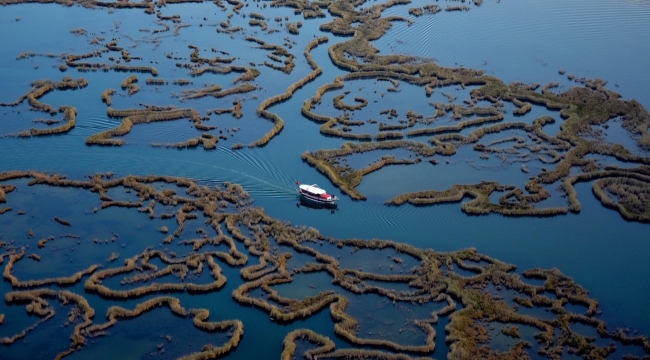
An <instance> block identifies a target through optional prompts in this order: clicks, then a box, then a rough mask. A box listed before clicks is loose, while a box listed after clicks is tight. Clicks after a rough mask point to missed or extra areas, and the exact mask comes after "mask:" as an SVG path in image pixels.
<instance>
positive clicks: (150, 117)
mask: <svg viewBox="0 0 650 360" xmlns="http://www.w3.org/2000/svg"><path fill="white" fill-rule="evenodd" d="M106 112H107V113H108V115H109V116H112V117H122V118H123V119H122V122H121V123H120V125H119V126H118V127H116V128H112V129H109V130H106V131H102V132H100V133H97V134H94V135H91V136H89V137H88V138H86V145H111V146H121V145H123V144H124V140H121V139H114V137H117V136H124V135H126V134H128V133H129V132H130V131H131V129H132V128H133V125H136V124H146V123H151V122H157V121H172V120H178V119H183V118H189V119H190V120H192V121H193V122H194V125H195V127H196V126H198V125H200V124H201V118H200V117H199V114H198V113H197V112H196V110H194V109H142V110H136V109H130V110H114V109H112V108H110V107H109V108H108V109H107V110H106Z"/></svg>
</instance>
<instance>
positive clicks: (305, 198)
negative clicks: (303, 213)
mask: <svg viewBox="0 0 650 360" xmlns="http://www.w3.org/2000/svg"><path fill="white" fill-rule="evenodd" d="M300 202H305V203H307V204H310V205H318V206H321V207H326V208H331V209H333V208H336V207H337V204H336V203H337V202H338V199H336V198H335V200H322V199H320V198H315V197H313V196H310V195H307V194H303V193H300Z"/></svg>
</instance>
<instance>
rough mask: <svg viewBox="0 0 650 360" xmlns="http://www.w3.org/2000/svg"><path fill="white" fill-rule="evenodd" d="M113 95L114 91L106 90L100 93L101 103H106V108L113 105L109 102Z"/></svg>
mask: <svg viewBox="0 0 650 360" xmlns="http://www.w3.org/2000/svg"><path fill="white" fill-rule="evenodd" d="M114 94H115V89H106V90H104V92H102V101H103V102H104V103H106V106H111V104H112V103H113V102H112V100H111V96H113V95H114Z"/></svg>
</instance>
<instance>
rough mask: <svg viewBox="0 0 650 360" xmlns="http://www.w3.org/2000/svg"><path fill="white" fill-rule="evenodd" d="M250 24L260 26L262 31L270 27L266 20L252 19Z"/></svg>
mask: <svg viewBox="0 0 650 360" xmlns="http://www.w3.org/2000/svg"><path fill="white" fill-rule="evenodd" d="M248 25H250V26H259V27H260V28H261V29H262V31H266V29H268V26H267V25H266V21H264V20H258V19H251V20H249V21H248Z"/></svg>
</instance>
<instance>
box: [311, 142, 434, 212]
mask: <svg viewBox="0 0 650 360" xmlns="http://www.w3.org/2000/svg"><path fill="white" fill-rule="evenodd" d="M398 148H402V149H407V150H411V151H413V152H415V153H416V154H418V155H422V156H425V157H430V156H433V155H435V154H436V153H443V152H445V151H446V150H445V149H444V147H443V146H436V147H429V146H427V145H426V144H424V143H419V142H414V141H405V140H390V141H381V142H367V143H360V144H354V143H349V142H348V143H345V144H343V146H342V147H341V149H335V150H318V151H316V152H305V153H303V154H302V159H303V161H305V162H307V163H308V164H310V165H311V166H314V167H315V168H316V169H317V170H318V171H319V172H321V173H323V174H324V175H325V176H327V177H328V178H329V179H330V181H331V182H332V183H333V184H334V185H335V186H337V187H338V188H340V189H341V191H343V192H344V193H346V194H347V195H349V196H350V197H352V198H353V199H355V200H365V199H366V197H365V196H364V195H363V194H361V193H360V192H358V191H357V190H356V187H357V186H358V185H359V184H360V183H361V179H362V178H363V176H364V174H367V173H369V172H371V171H375V170H377V169H379V168H381V166H384V165H388V164H391V162H385V163H383V165H381V166H379V168H377V169H375V166H376V165H375V166H373V165H370V166H369V167H367V168H364V169H360V170H354V169H351V168H347V167H344V166H340V165H338V164H337V161H336V159H339V158H341V157H345V156H348V155H351V154H354V153H364V152H369V151H376V150H386V149H398ZM414 162H415V160H414V161H413V162H410V161H409V162H408V163H414ZM418 162H419V161H418ZM405 163H406V162H405ZM377 164H379V163H377Z"/></svg>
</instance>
